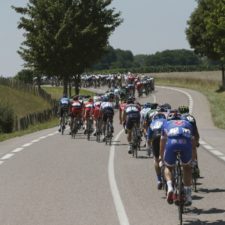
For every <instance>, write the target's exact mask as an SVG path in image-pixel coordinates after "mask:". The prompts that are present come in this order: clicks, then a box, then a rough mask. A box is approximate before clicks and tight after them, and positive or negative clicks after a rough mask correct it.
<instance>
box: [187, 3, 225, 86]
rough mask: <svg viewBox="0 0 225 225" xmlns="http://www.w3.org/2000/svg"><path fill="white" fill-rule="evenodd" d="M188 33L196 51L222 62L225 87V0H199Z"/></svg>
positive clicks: (190, 20)
mask: <svg viewBox="0 0 225 225" xmlns="http://www.w3.org/2000/svg"><path fill="white" fill-rule="evenodd" d="M186 35H187V39H188V41H189V43H190V45H191V47H192V48H193V49H194V50H195V52H196V53H198V54H200V55H202V56H207V57H208V58H210V59H212V60H218V61H220V62H221V64H222V79H223V87H224V88H225V78H224V76H225V75H224V66H223V65H224V62H225V0H198V6H197V8H196V9H195V11H194V12H193V13H192V15H191V16H190V19H189V20H188V28H187V29H186Z"/></svg>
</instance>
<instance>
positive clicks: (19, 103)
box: [0, 85, 94, 141]
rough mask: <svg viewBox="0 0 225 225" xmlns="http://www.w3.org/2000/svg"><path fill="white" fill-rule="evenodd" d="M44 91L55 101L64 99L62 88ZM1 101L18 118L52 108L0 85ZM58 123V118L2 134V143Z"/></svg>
mask: <svg viewBox="0 0 225 225" xmlns="http://www.w3.org/2000/svg"><path fill="white" fill-rule="evenodd" d="M43 89H44V90H45V91H46V92H48V93H49V94H51V96H52V98H54V99H60V98H61V97H62V92H63V89H62V87H43ZM80 94H82V95H91V96H93V95H94V93H93V92H91V91H87V90H80ZM72 95H74V91H73V92H72ZM0 101H1V102H2V103H5V104H8V105H9V106H10V107H12V108H13V110H14V111H15V113H16V115H17V116H25V115H27V114H28V113H33V112H38V111H42V110H45V109H48V108H50V105H49V103H47V102H46V101H44V100H43V99H42V98H40V97H38V96H34V95H31V94H29V93H27V92H23V91H19V90H15V89H12V88H9V87H7V86H2V85H0ZM58 122H59V120H58V118H53V119H52V120H51V121H48V122H45V123H39V124H36V125H31V126H29V127H28V128H27V129H26V130H22V131H16V132H13V133H10V134H5V133H4V134H0V141H4V140H7V139H10V138H14V137H19V136H23V135H25V134H29V133H33V132H35V131H39V130H43V129H47V128H51V127H55V126H57V125H58Z"/></svg>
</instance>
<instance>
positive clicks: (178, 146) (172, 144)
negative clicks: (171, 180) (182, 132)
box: [164, 138, 192, 166]
mask: <svg viewBox="0 0 225 225" xmlns="http://www.w3.org/2000/svg"><path fill="white" fill-rule="evenodd" d="M177 151H179V152H180V154H181V161H182V163H183V164H189V163H190V162H191V160H192V143H191V139H187V138H178V139H172V138H171V139H170V138H168V140H167V143H166V147H165V152H164V161H165V164H166V165H168V166H174V165H175V162H176V152H177Z"/></svg>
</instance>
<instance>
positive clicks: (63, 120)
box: [61, 114, 65, 135]
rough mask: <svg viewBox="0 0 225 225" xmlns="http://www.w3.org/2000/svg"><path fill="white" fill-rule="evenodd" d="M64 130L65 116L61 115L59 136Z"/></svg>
mask: <svg viewBox="0 0 225 225" xmlns="http://www.w3.org/2000/svg"><path fill="white" fill-rule="evenodd" d="M64 130H65V115H64V114H63V117H62V121H61V134H62V135H63V134H64Z"/></svg>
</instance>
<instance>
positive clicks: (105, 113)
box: [102, 107, 114, 122]
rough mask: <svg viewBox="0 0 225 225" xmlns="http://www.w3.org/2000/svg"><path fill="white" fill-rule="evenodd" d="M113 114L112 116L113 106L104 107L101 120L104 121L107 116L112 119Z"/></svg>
mask: <svg viewBox="0 0 225 225" xmlns="http://www.w3.org/2000/svg"><path fill="white" fill-rule="evenodd" d="M113 116H114V111H113V108H110V107H106V108H104V109H103V110H102V120H103V122H106V121H107V119H108V118H109V119H110V120H111V121H112V119H113Z"/></svg>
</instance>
